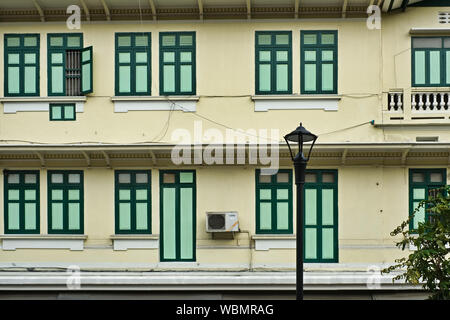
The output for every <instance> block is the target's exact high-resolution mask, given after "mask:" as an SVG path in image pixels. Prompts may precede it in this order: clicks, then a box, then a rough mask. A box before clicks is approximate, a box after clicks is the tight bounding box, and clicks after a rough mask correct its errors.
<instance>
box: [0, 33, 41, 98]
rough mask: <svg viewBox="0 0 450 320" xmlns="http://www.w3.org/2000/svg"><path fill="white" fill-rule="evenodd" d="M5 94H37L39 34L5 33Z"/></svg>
mask: <svg viewBox="0 0 450 320" xmlns="http://www.w3.org/2000/svg"><path fill="white" fill-rule="evenodd" d="M4 44H5V45H4V49H5V51H4V56H5V58H4V62H5V64H4V66H5V71H4V72H5V78H4V79H5V83H4V90H5V96H39V46H40V44H39V35H37V34H5V41H4Z"/></svg>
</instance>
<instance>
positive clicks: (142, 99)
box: [111, 96, 200, 112]
mask: <svg viewBox="0 0 450 320" xmlns="http://www.w3.org/2000/svg"><path fill="white" fill-rule="evenodd" d="M199 99H200V97H199V96H114V97H111V101H112V102H113V103H114V112H128V111H170V110H180V111H184V112H195V110H196V106H197V102H198V100H199Z"/></svg>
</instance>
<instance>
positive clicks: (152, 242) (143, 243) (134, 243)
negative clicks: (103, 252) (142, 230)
mask: <svg viewBox="0 0 450 320" xmlns="http://www.w3.org/2000/svg"><path fill="white" fill-rule="evenodd" d="M110 238H111V239H112V240H113V249H114V250H116V251H126V250H128V249H158V248H159V236H158V235H112V236H111V237H110Z"/></svg>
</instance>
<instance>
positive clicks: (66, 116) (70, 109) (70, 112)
mask: <svg viewBox="0 0 450 320" xmlns="http://www.w3.org/2000/svg"><path fill="white" fill-rule="evenodd" d="M74 120H76V107H75V103H63V104H61V103H51V104H50V121H74Z"/></svg>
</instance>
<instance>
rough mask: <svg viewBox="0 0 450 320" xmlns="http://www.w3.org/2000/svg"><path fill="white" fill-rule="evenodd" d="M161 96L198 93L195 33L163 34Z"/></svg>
mask: <svg viewBox="0 0 450 320" xmlns="http://www.w3.org/2000/svg"><path fill="white" fill-rule="evenodd" d="M159 39H160V40H159V42H160V52H159V53H160V58H159V59H160V60H159V66H160V76H159V77H160V89H159V91H160V95H193V94H195V92H196V70H195V69H196V58H195V32H161V33H160V35H159Z"/></svg>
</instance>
